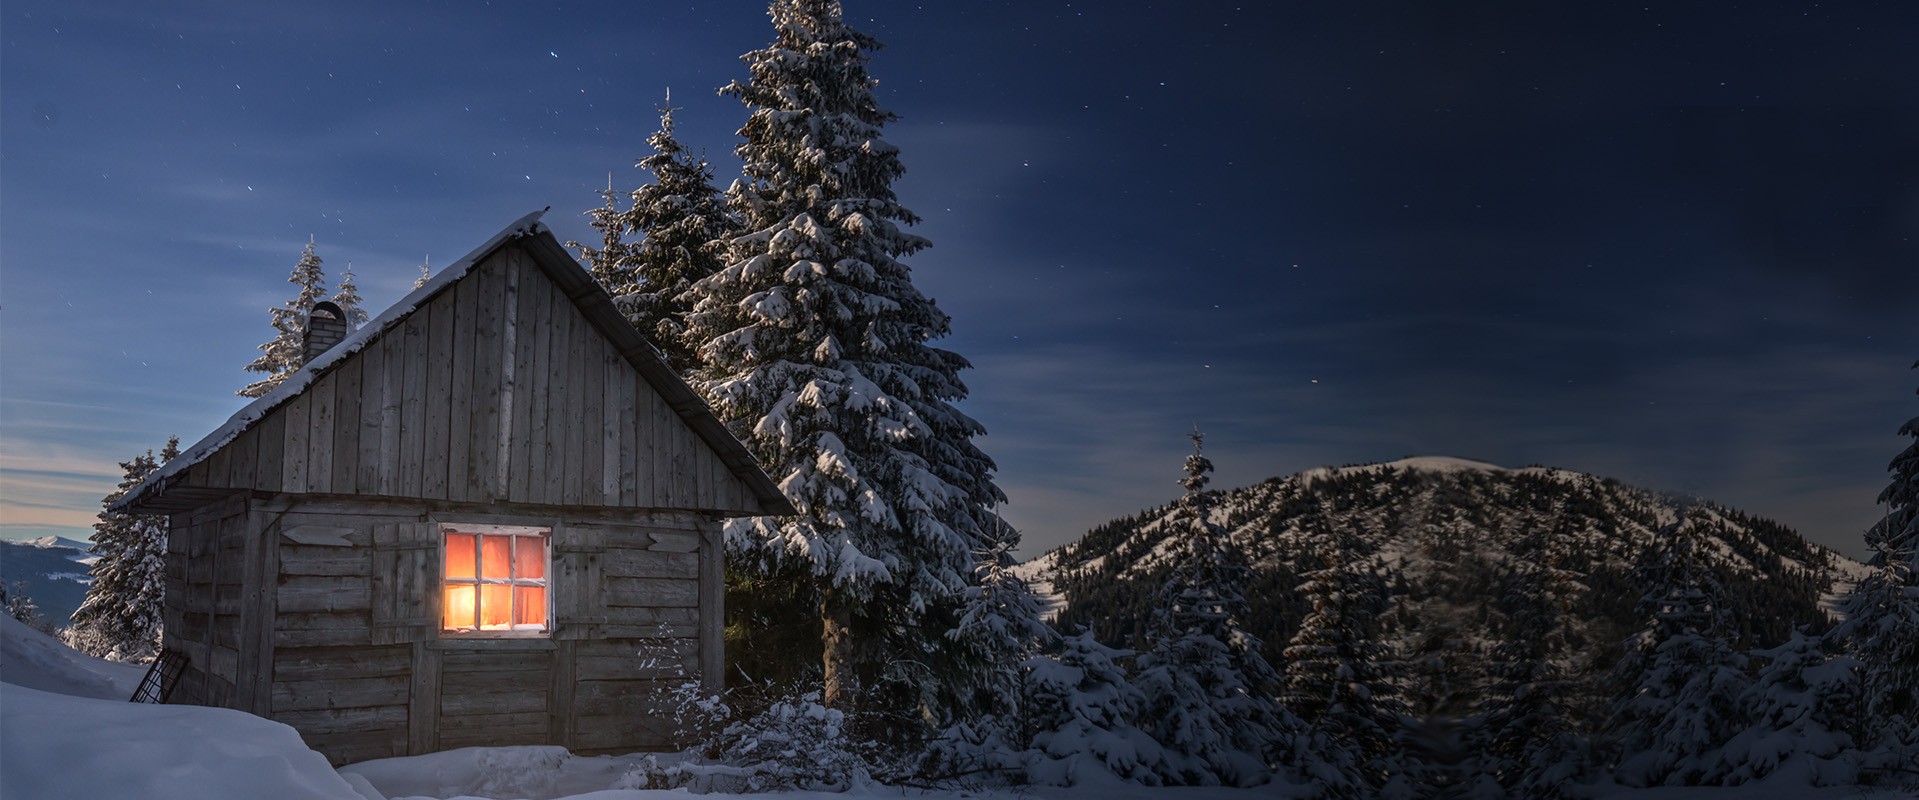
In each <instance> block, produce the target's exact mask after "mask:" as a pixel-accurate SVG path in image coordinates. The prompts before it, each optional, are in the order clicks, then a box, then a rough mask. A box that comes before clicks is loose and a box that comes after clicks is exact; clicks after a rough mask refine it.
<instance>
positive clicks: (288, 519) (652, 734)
mask: <svg viewBox="0 0 1919 800" xmlns="http://www.w3.org/2000/svg"><path fill="white" fill-rule="evenodd" d="M254 504H255V509H254V513H253V515H252V517H251V518H253V519H256V520H271V525H270V527H269V528H268V530H269V531H270V532H271V533H273V534H274V535H273V536H272V537H271V541H274V542H275V543H276V547H277V555H276V557H277V560H278V566H277V575H276V577H275V579H274V585H273V587H272V591H271V592H270V593H269V594H268V596H269V597H270V599H271V602H272V603H273V605H274V606H275V607H276V608H277V613H276V614H274V615H273V616H272V618H271V619H272V624H271V626H270V628H269V629H267V633H266V634H264V635H265V638H266V639H268V640H269V641H270V647H271V653H270V656H269V657H270V663H271V667H270V669H271V682H270V699H269V700H268V701H266V702H264V703H263V706H269V705H270V711H267V713H268V715H269V716H271V717H272V718H273V719H276V720H279V721H281V722H285V723H287V724H289V725H292V726H293V727H295V728H296V729H298V730H300V731H301V733H302V735H303V736H305V737H306V739H307V741H308V743H309V744H310V745H312V746H313V747H314V748H315V749H317V750H320V751H321V752H322V753H325V754H326V755H327V756H328V758H329V759H331V760H332V761H333V762H334V763H335V764H342V763H348V762H352V761H361V760H366V759H370V758H383V757H389V756H396V755H405V754H408V753H422V752H431V751H435V750H441V749H450V748H454V747H466V746H476V745H509V744H559V745H564V746H567V747H570V748H573V749H575V750H576V751H580V752H620V751H629V752H630V751H633V750H639V749H653V748H663V747H670V746H671V745H672V744H673V742H672V735H673V731H672V728H671V725H670V723H669V722H668V721H667V720H668V719H670V714H668V713H667V711H666V710H665V709H664V708H663V703H664V702H665V698H666V695H667V692H668V690H669V689H670V688H671V687H672V686H674V685H677V684H679V683H682V682H685V681H689V680H694V681H701V680H704V681H709V682H712V683H715V684H716V683H717V681H718V679H719V664H720V654H721V650H720V647H721V641H720V613H719V605H718V602H719V597H720V588H721V587H720V585H719V577H720V574H719V567H720V564H719V558H720V550H719V547H718V545H719V526H718V523H717V522H712V521H708V520H706V519H704V518H703V517H701V516H698V515H694V514H689V513H685V512H653V513H617V512H609V511H603V510H601V511H595V510H590V509H588V510H580V511H578V512H576V513H575V514H572V515H567V516H559V517H550V516H541V515H538V514H531V513H510V512H502V511H501V510H500V509H498V508H479V507H465V508H460V507H453V506H450V505H447V504H439V503H434V504H425V503H406V502H394V501H380V500H369V501H361V502H351V501H346V500H341V499H337V498H299V497H284V498H278V499H266V500H258V501H254ZM247 518H248V517H244V516H243V517H240V519H243V520H244V519H247ZM421 520H428V521H430V522H427V523H422V522H421ZM433 522H458V523H468V524H471V523H484V522H493V523H496V524H510V525H540V526H550V527H551V528H552V529H553V531H554V533H553V540H552V547H553V571H552V573H551V574H550V591H551V592H552V594H553V600H554V609H555V617H556V623H557V626H556V629H555V630H554V631H553V634H552V635H551V636H550V637H541V638H524V639H520V638H515V639H497V640H494V639H461V638H457V637H453V638H440V636H439V634H438V632H437V630H432V631H426V632H424V633H423V634H421V635H419V636H418V638H417V639H416V640H415V641H402V642H392V643H388V642H386V641H384V640H383V638H382V633H381V630H382V629H381V628H380V627H378V626H377V625H376V623H375V620H374V617H376V616H379V615H380V609H382V608H390V607H399V606H403V605H405V604H404V603H400V602H395V600H394V598H388V597H383V596H382V593H390V592H394V591H412V589H401V588H398V587H420V586H424V587H426V591H428V592H431V593H434V595H433V596H435V597H437V591H438V585H439V570H440V554H439V552H438V550H437V549H431V550H430V551H426V552H429V554H430V557H429V558H425V559H421V560H418V561H417V562H415V561H391V560H388V561H386V562H384V563H406V564H414V565H415V566H414V567H413V568H414V569H417V570H420V571H422V572H423V573H425V572H430V573H432V574H431V575H423V576H422V577H421V580H416V581H411V582H409V581H406V580H399V579H397V576H384V577H382V576H376V575H374V574H373V573H374V571H375V569H376V567H375V565H376V564H379V563H383V562H382V560H381V559H380V558H379V557H378V554H379V553H381V552H388V553H391V552H392V550H391V549H390V548H393V547H407V546H408V544H407V541H408V540H407V537H406V534H405V531H407V530H419V528H417V527H415V528H408V527H406V526H420V525H423V524H424V525H426V526H427V530H428V531H429V534H428V535H433V534H432V533H431V532H432V531H437V528H434V527H432V523H433ZM383 548H387V549H383ZM408 552H413V551H408ZM383 604H384V605H383ZM424 605H426V606H431V604H424ZM433 607H436V606H433ZM389 613H391V612H389ZM262 710H263V711H266V709H265V708H263V709H262Z"/></svg>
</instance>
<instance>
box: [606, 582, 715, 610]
mask: <svg viewBox="0 0 1919 800" xmlns="http://www.w3.org/2000/svg"><path fill="white" fill-rule="evenodd" d="M601 598H602V600H603V602H605V603H606V605H608V606H628V607H640V608H672V607H679V606H691V607H697V606H698V605H699V604H700V582H699V581H697V580H676V579H672V578H615V577H612V576H608V577H607V578H606V579H605V589H603V590H602V592H601Z"/></svg>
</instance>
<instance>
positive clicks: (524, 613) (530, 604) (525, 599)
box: [513, 586, 546, 626]
mask: <svg viewBox="0 0 1919 800" xmlns="http://www.w3.org/2000/svg"><path fill="white" fill-rule="evenodd" d="M513 624H514V625H538V626H544V625H546V587H544V586H515V587H513Z"/></svg>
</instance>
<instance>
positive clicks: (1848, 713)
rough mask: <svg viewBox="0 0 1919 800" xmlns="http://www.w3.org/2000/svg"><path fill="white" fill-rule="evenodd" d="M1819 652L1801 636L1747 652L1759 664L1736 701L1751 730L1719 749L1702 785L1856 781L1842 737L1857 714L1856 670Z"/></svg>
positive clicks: (1818, 641) (1818, 644)
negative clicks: (1763, 663)
mask: <svg viewBox="0 0 1919 800" xmlns="http://www.w3.org/2000/svg"><path fill="white" fill-rule="evenodd" d="M1827 647H1828V644H1827V642H1826V641H1825V639H1824V637H1820V636H1812V635H1809V634H1807V633H1806V632H1805V631H1803V630H1802V631H1795V632H1794V633H1793V635H1792V638H1791V639H1790V640H1788V641H1787V642H1786V643H1785V644H1782V645H1780V646H1778V647H1774V648H1771V649H1766V650H1757V651H1754V654H1755V655H1758V656H1759V657H1760V658H1763V659H1766V661H1767V663H1766V666H1765V667H1764V668H1762V669H1760V671H1759V678H1758V679H1757V680H1755V681H1754V682H1753V684H1752V686H1751V687H1750V688H1748V689H1747V690H1746V694H1745V696H1744V697H1743V698H1741V700H1740V704H1741V705H1742V706H1744V707H1745V709H1746V710H1747V713H1748V714H1749V715H1750V716H1751V718H1752V724H1751V725H1749V726H1747V727H1746V729H1745V730H1742V731H1740V732H1738V733H1737V734H1734V735H1733V737H1732V739H1731V740H1730V741H1728V742H1727V743H1726V746H1725V747H1723V748H1721V749H1720V751H1719V753H1718V754H1717V756H1716V759H1715V763H1714V765H1713V766H1712V768H1711V770H1710V771H1709V772H1708V773H1707V774H1706V775H1705V776H1704V782H1706V783H1712V784H1718V785H1724V786H1736V785H1739V784H1742V783H1747V782H1749V781H1755V780H1761V779H1767V780H1776V781H1788V782H1791V783H1794V784H1799V785H1806V786H1844V785H1852V784H1853V783H1854V782H1855V781H1856V780H1857V778H1858V765H1857V763H1855V762H1856V760H1857V759H1856V758H1855V756H1856V754H1855V753H1854V752H1853V750H1852V747H1853V739H1852V736H1851V735H1850V734H1849V733H1848V732H1847V731H1848V729H1849V728H1851V727H1852V725H1853V721H1854V719H1855V716H1856V715H1857V714H1858V707H1859V675H1858V668H1859V662H1857V661H1855V660H1854V659H1852V658H1849V657H1847V656H1842V655H1841V656H1836V655H1832V654H1831V653H1829V652H1828V651H1827Z"/></svg>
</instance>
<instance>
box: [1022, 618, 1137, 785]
mask: <svg viewBox="0 0 1919 800" xmlns="http://www.w3.org/2000/svg"><path fill="white" fill-rule="evenodd" d="M1131 655H1132V653H1131V652H1130V651H1125V650H1115V649H1112V648H1109V647H1106V646H1105V645H1102V644H1100V643H1099V641H1098V640H1096V639H1094V638H1093V634H1092V632H1091V631H1088V630H1085V629H1083V628H1082V629H1081V630H1080V631H1079V633H1076V634H1074V635H1071V636H1067V637H1064V638H1062V639H1061V640H1060V642H1059V647H1058V650H1057V652H1056V653H1053V654H1049V655H1043V656H1036V657H1033V658H1030V659H1027V661H1026V663H1025V664H1023V665H1022V668H1023V669H1024V683H1025V686H1024V694H1025V707H1026V718H1027V721H1028V724H1029V726H1030V727H1031V730H1032V741H1031V745H1030V747H1029V748H1028V749H1027V750H1026V751H1025V752H1024V753H1023V754H1022V758H1023V759H1024V761H1025V767H1026V780H1027V781H1028V782H1030V783H1034V784H1038V785H1042V786H1077V785H1080V784H1092V785H1099V784H1102V783H1105V782H1106V781H1107V780H1108V777H1107V776H1112V777H1117V778H1120V779H1123V780H1128V781H1133V782H1135V783H1141V784H1145V785H1147V786H1158V785H1160V784H1161V782H1162V778H1161V776H1163V775H1166V774H1169V773H1171V772H1172V771H1173V767H1172V765H1171V764H1169V763H1168V761H1167V753H1166V750H1165V748H1164V747H1162V746H1161V745H1160V743H1159V742H1158V741H1156V740H1155V739H1153V737H1152V735H1150V734H1148V733H1146V732H1145V731H1143V730H1140V727H1139V724H1140V719H1141V713H1142V712H1143V710H1144V708H1145V705H1146V697H1145V695H1143V694H1141V693H1140V691H1139V689H1137V688H1135V687H1134V686H1133V684H1132V682H1131V681H1130V680H1128V679H1127V677H1126V670H1125V668H1124V667H1122V666H1121V665H1120V660H1121V659H1123V658H1126V657H1128V656H1131Z"/></svg>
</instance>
